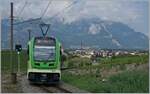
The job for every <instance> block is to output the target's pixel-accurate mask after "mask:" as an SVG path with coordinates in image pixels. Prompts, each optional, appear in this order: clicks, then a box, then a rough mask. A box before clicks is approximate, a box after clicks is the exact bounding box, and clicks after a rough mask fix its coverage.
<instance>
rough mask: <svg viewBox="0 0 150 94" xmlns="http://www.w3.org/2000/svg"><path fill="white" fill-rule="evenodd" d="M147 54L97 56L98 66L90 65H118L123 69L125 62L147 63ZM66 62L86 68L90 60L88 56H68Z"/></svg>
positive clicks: (69, 65)
mask: <svg viewBox="0 0 150 94" xmlns="http://www.w3.org/2000/svg"><path fill="white" fill-rule="evenodd" d="M148 58H149V55H141V56H138V55H135V56H131V55H127V56H116V57H112V58H108V57H104V58H101V57H100V58H97V63H99V64H98V66H92V67H93V68H102V67H110V68H111V67H113V66H116V65H120V66H121V67H122V69H123V66H124V65H125V64H133V63H136V64H137V65H138V64H143V63H148V62H149V59H148ZM67 62H68V67H76V68H88V67H89V66H90V65H91V63H92V60H91V59H89V58H81V57H74V58H69V60H68V61H67Z"/></svg>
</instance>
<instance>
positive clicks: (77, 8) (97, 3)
mask: <svg viewBox="0 0 150 94" xmlns="http://www.w3.org/2000/svg"><path fill="white" fill-rule="evenodd" d="M11 1H13V2H14V15H17V13H18V12H19V11H20V9H21V8H22V7H23V5H24V4H25V2H26V1H27V2H28V4H27V6H26V7H25V8H24V10H23V11H22V13H21V15H18V16H19V17H22V18H23V19H29V18H37V17H40V16H41V15H42V13H43V11H44V9H45V8H46V6H47V4H48V2H49V1H50V0H3V1H2V0H1V7H2V17H9V12H10V2H11ZM74 1H77V3H76V4H74V5H73V6H71V7H69V8H68V9H65V10H63V9H64V8H66V7H67V6H69V5H70V4H71V3H73V2H74ZM62 10H63V11H62ZM147 10H148V0H80V1H79V0H52V3H51V4H50V6H49V8H48V10H47V12H46V13H45V15H44V18H48V17H52V16H53V15H55V14H56V13H58V12H60V14H59V15H58V16H57V17H58V18H60V19H62V18H63V19H64V22H65V23H71V22H73V21H76V20H80V19H82V18H93V17H98V18H100V19H103V20H111V21H119V22H123V23H126V24H129V25H131V27H132V28H134V29H135V30H136V31H138V32H143V31H142V29H144V33H146V32H148V29H145V28H148V27H146V25H147V24H148V21H146V20H148V16H147V15H148V14H147V13H146V12H148V11H147ZM143 23H144V25H143ZM139 26H142V27H141V28H142V29H141V28H139Z"/></svg>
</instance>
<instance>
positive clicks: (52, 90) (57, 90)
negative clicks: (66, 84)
mask: <svg viewBox="0 0 150 94" xmlns="http://www.w3.org/2000/svg"><path fill="white" fill-rule="evenodd" d="M41 88H42V89H43V90H45V91H46V92H47V93H72V92H71V91H69V90H67V89H65V88H62V87H59V86H42V87H41Z"/></svg>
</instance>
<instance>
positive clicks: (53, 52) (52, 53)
mask: <svg viewBox="0 0 150 94" xmlns="http://www.w3.org/2000/svg"><path fill="white" fill-rule="evenodd" d="M28 56H29V57H28V58H29V60H28V68H27V78H28V80H29V81H30V82H32V83H47V84H51V83H59V81H60V79H61V64H60V63H61V44H60V42H59V41H58V40H57V39H56V38H54V37H35V38H32V39H31V40H30V41H29V42H28Z"/></svg>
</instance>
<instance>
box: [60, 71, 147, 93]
mask: <svg viewBox="0 0 150 94" xmlns="http://www.w3.org/2000/svg"><path fill="white" fill-rule="evenodd" d="M62 79H63V80H64V81H65V82H67V83H70V84H72V85H75V86H77V87H79V88H81V89H85V90H87V91H90V92H94V93H98V92H101V93H109V92H114V93H115V92H116V93H121V92H124V93H133V92H134V93H135V92H136V93H140V92H143V93H146V92H149V91H148V90H149V85H148V83H149V75H148V71H137V70H134V71H125V72H123V73H120V74H117V75H113V76H111V77H109V78H108V79H107V81H105V82H103V81H102V80H100V79H99V78H97V77H96V76H91V75H82V76H80V75H72V74H69V73H63V75H62Z"/></svg>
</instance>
